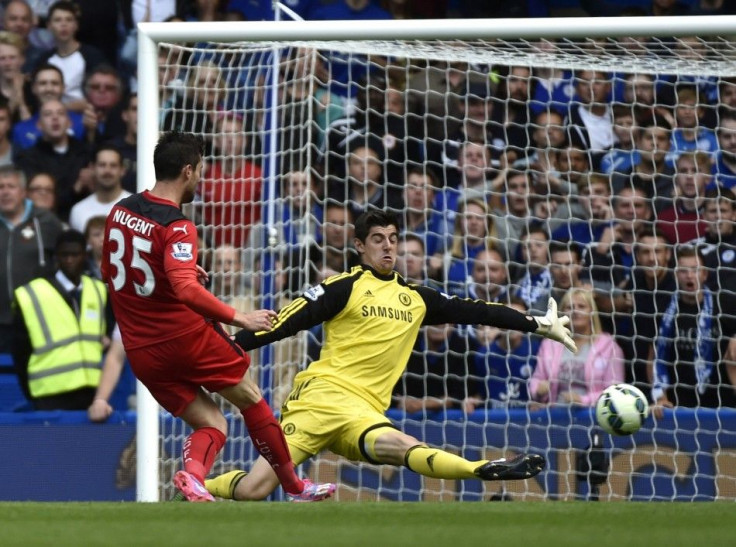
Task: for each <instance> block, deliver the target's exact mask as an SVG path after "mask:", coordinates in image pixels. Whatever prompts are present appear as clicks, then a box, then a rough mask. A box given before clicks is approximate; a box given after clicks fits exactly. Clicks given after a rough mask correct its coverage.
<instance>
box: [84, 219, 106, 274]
mask: <svg viewBox="0 0 736 547" xmlns="http://www.w3.org/2000/svg"><path fill="white" fill-rule="evenodd" d="M105 220H107V215H98V216H94V217H91V218H90V219H89V220H87V222H86V223H85V225H84V239H85V240H86V241H87V266H86V268H85V271H84V273H85V275H88V276H89V277H92V278H94V279H99V280H102V272H101V270H100V265H101V264H102V244H103V243H104V241H105Z"/></svg>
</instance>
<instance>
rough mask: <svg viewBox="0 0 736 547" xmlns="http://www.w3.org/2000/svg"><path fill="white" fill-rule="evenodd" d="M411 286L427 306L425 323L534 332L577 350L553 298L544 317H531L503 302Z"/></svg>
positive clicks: (573, 350) (564, 318)
mask: <svg viewBox="0 0 736 547" xmlns="http://www.w3.org/2000/svg"><path fill="white" fill-rule="evenodd" d="M413 288H414V289H416V290H417V291H418V292H419V294H420V295H421V296H422V299H423V300H424V302H425V304H426V305H427V315H426V317H425V318H424V323H423V324H425V325H440V324H443V323H459V324H463V325H490V326H492V327H498V328H502V329H513V330H518V331H521V332H533V333H535V334H539V335H541V336H544V337H545V338H549V339H551V340H555V341H557V342H560V343H561V344H564V345H565V347H566V348H567V349H569V350H570V351H572V352H573V353H576V352H577V346H576V345H575V342H574V341H573V339H572V334H571V333H570V329H569V328H568V327H567V325H568V324H569V323H570V318H569V317H567V316H562V317H559V316H558V315H557V303H556V302H555V300H554V298H550V299H549V302H548V303H547V313H546V315H544V317H532V316H530V315H525V314H523V313H520V312H518V311H516V310H515V309H513V308H511V307H509V306H504V305H503V304H495V303H491V302H484V301H483V300H470V299H467V298H465V299H463V298H458V297H456V296H448V295H446V294H443V293H440V292H439V291H436V290H434V289H431V288H429V287H422V286H417V285H415V286H413Z"/></svg>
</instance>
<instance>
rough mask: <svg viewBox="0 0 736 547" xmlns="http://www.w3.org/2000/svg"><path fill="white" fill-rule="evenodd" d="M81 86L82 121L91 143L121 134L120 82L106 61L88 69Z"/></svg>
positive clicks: (121, 85) (121, 84)
mask: <svg viewBox="0 0 736 547" xmlns="http://www.w3.org/2000/svg"><path fill="white" fill-rule="evenodd" d="M83 88H84V97H85V99H86V100H87V105H86V106H85V108H84V117H83V120H82V121H83V123H84V127H85V129H86V130H87V140H88V141H89V142H90V144H94V143H95V142H99V141H102V140H110V139H112V138H114V137H120V136H122V135H124V134H125V130H126V128H125V124H124V123H123V120H122V118H121V101H122V98H123V83H122V80H121V79H120V75H119V74H118V71H117V70H115V68H113V67H112V66H111V65H108V64H107V63H100V64H98V65H97V66H96V67H95V68H93V69H92V70H91V71H88V72H87V74H86V75H85V78H84V86H83Z"/></svg>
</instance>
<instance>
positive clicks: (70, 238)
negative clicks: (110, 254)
mask: <svg viewBox="0 0 736 547" xmlns="http://www.w3.org/2000/svg"><path fill="white" fill-rule="evenodd" d="M67 243H73V244H76V245H79V246H80V247H81V248H82V250H83V251H84V250H86V249H87V239H86V238H85V237H84V234H83V233H82V232H80V231H79V230H71V229H70V230H64V231H63V232H61V233H60V234H59V237H57V238H56V245H54V250H55V251H58V250H59V249H60V248H61V246H62V245H66V244H67Z"/></svg>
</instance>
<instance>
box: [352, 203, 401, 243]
mask: <svg viewBox="0 0 736 547" xmlns="http://www.w3.org/2000/svg"><path fill="white" fill-rule="evenodd" d="M374 226H380V227H381V228H385V227H386V226H395V227H396V231H397V232H398V231H399V219H398V217H397V216H396V214H395V213H392V212H391V211H382V210H380V209H370V210H368V211H366V212H365V213H363V214H361V215H360V216H359V217H358V218H357V219H356V220H355V237H356V238H357V239H359V240H360V241H362V242H363V243H365V240H366V238H367V237H368V233H369V232H370V231H371V228H373V227H374Z"/></svg>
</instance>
